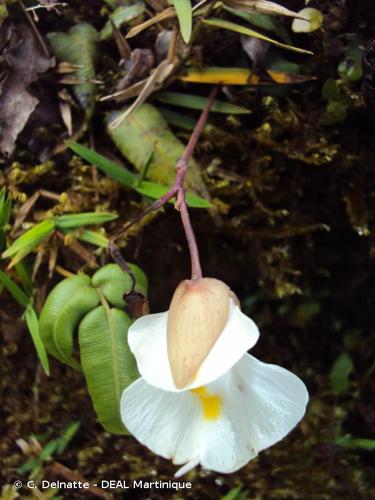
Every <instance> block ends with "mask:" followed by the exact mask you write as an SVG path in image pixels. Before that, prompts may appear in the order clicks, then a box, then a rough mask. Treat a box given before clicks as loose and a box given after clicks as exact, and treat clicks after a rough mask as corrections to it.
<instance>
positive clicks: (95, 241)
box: [76, 229, 109, 248]
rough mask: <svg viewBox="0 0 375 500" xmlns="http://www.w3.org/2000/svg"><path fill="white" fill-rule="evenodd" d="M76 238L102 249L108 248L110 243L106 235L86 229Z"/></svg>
mask: <svg viewBox="0 0 375 500" xmlns="http://www.w3.org/2000/svg"><path fill="white" fill-rule="evenodd" d="M76 238H78V239H79V240H82V241H86V242H87V243H91V245H96V246H97V247H101V248H107V246H108V243H109V239H108V238H107V237H106V236H104V234H102V233H98V232H96V231H90V230H89V229H85V230H84V231H82V232H78V234H77V235H76Z"/></svg>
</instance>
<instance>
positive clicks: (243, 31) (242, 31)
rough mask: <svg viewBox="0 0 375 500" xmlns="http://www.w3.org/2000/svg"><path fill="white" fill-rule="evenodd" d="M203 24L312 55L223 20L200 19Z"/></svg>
mask: <svg viewBox="0 0 375 500" xmlns="http://www.w3.org/2000/svg"><path fill="white" fill-rule="evenodd" d="M202 21H203V22H204V23H205V24H208V25H209V26H214V27H215V28H223V29H226V30H229V31H235V32H236V33H240V34H241V35H246V36H253V37H255V38H259V39H260V40H264V41H265V42H269V43H272V44H273V45H276V47H280V48H282V49H287V50H292V51H293V52H299V53H300V54H312V52H311V51H309V50H305V49H300V48H298V47H293V45H287V44H285V43H281V42H278V41H277V40H274V39H273V38H270V37H268V36H266V35H262V33H259V32H258V31H254V30H252V29H251V28H247V27H246V26H242V25H241V24H237V23H232V22H231V21H226V20H225V19H218V18H214V17H213V18H211V19H202Z"/></svg>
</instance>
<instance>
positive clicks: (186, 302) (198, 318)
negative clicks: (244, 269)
mask: <svg viewBox="0 0 375 500" xmlns="http://www.w3.org/2000/svg"><path fill="white" fill-rule="evenodd" d="M233 295H234V294H233V293H232V292H231V291H230V289H229V287H228V286H227V285H226V284H225V283H223V282H222V281H220V280H217V279H215V278H201V279H199V280H196V281H192V280H184V281H182V282H181V283H180V284H179V286H178V287H177V289H176V291H175V293H174V295H173V298H172V302H171V305H170V308H169V311H168V326H167V345H168V359H169V364H170V368H171V372H172V377H173V380H174V383H175V385H176V387H177V388H178V389H182V388H183V387H185V386H186V385H188V384H189V383H190V382H191V381H192V380H193V378H194V376H195V374H196V373H197V370H198V369H199V367H200V366H201V364H202V363H203V361H204V360H205V359H206V357H207V356H208V354H209V352H210V351H211V349H212V347H213V346H214V344H215V342H216V341H217V339H218V338H219V337H220V334H221V333H222V331H223V330H224V328H225V325H226V324H227V321H228V315H229V301H230V298H232V299H233V300H234V302H235V303H236V302H237V301H238V299H237V298H236V300H235V299H234V297H233Z"/></svg>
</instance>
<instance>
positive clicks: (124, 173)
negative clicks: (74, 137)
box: [67, 141, 137, 187]
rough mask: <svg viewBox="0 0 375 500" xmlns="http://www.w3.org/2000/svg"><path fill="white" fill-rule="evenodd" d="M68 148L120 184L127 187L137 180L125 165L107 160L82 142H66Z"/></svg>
mask: <svg viewBox="0 0 375 500" xmlns="http://www.w3.org/2000/svg"><path fill="white" fill-rule="evenodd" d="M67 145H68V146H69V148H70V149H71V150H72V151H74V153H76V154H77V155H79V156H81V157H82V158H83V159H84V160H86V161H88V162H89V163H92V164H93V165H95V166H96V167H97V168H98V169H99V170H101V171H102V172H104V173H105V174H107V175H109V176H110V177H112V178H113V179H115V180H116V181H117V182H119V183H120V184H123V185H124V186H128V187H134V186H135V184H136V182H137V177H136V176H135V175H134V174H132V173H131V172H129V170H127V169H126V168H125V167H121V166H120V165H117V163H115V162H113V161H112V160H109V159H108V158H106V157H105V156H102V155H101V154H99V153H97V152H96V151H94V150H93V149H89V148H86V147H85V146H82V144H78V143H76V142H70V141H69V142H67Z"/></svg>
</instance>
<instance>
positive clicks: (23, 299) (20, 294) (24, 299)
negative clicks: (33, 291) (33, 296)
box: [0, 270, 30, 307]
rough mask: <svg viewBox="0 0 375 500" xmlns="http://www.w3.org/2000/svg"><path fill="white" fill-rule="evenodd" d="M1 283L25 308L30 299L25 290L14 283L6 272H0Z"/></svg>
mask: <svg viewBox="0 0 375 500" xmlns="http://www.w3.org/2000/svg"><path fill="white" fill-rule="evenodd" d="M0 282H1V283H2V284H3V285H4V286H5V288H6V289H7V290H8V292H9V293H10V294H11V295H12V297H13V298H14V299H15V300H16V301H17V302H18V303H19V304H20V305H21V306H23V307H26V306H27V305H28V304H29V302H30V299H29V297H28V296H27V295H26V294H25V292H24V291H23V290H21V288H20V287H19V286H17V285H16V284H15V283H14V281H13V280H12V279H11V278H10V277H9V276H8V275H7V274H5V273H4V271H1V270H0Z"/></svg>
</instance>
